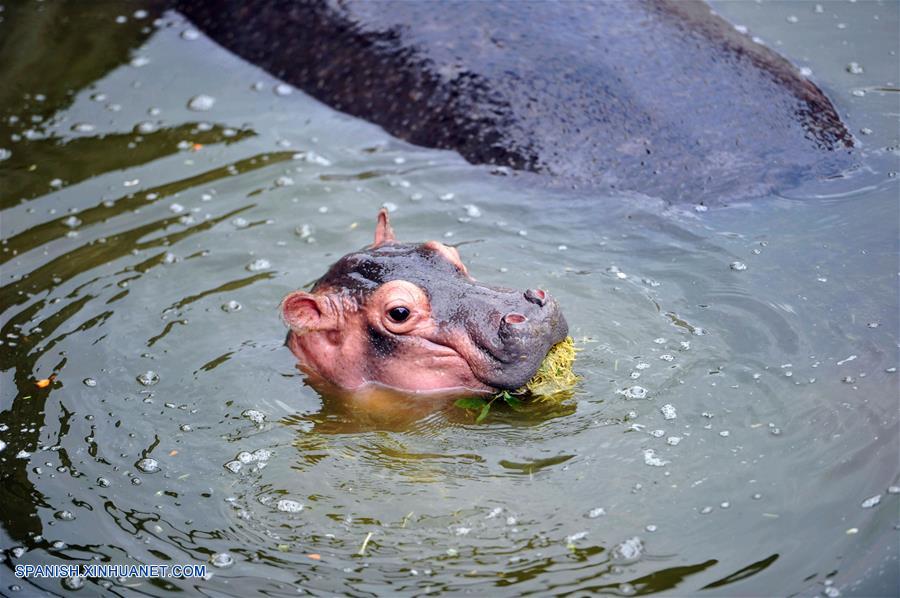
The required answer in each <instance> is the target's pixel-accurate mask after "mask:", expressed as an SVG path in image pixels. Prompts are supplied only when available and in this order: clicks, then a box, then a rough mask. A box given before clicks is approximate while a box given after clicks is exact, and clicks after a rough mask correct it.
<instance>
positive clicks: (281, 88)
mask: <svg viewBox="0 0 900 598" xmlns="http://www.w3.org/2000/svg"><path fill="white" fill-rule="evenodd" d="M274 91H275V95H277V96H282V97H284V96H289V95H291V94H292V93H294V88H293V87H291V86H290V85H288V84H287V83H279V84H278V85H276V86H275V89H274Z"/></svg>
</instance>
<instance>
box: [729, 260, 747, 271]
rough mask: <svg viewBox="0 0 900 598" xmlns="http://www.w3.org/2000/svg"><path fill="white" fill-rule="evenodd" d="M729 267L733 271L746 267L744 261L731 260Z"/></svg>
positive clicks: (742, 269)
mask: <svg viewBox="0 0 900 598" xmlns="http://www.w3.org/2000/svg"><path fill="white" fill-rule="evenodd" d="M729 268H731V269H732V270H734V271H735V272H743V271H744V270H746V269H747V264H745V263H744V262H731V264H729Z"/></svg>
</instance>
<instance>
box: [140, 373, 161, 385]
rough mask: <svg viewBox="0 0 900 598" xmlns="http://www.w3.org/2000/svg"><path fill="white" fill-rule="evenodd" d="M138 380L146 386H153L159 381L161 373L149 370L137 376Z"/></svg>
mask: <svg viewBox="0 0 900 598" xmlns="http://www.w3.org/2000/svg"><path fill="white" fill-rule="evenodd" d="M137 381H138V382H140V383H141V384H142V385H144V386H153V385H154V384H156V383H157V382H159V374H157V373H156V372H154V371H153V370H147V371H146V372H144V373H143V374H141V375H139V376H138V377H137Z"/></svg>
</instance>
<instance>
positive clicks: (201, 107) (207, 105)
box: [187, 94, 216, 112]
mask: <svg viewBox="0 0 900 598" xmlns="http://www.w3.org/2000/svg"><path fill="white" fill-rule="evenodd" d="M215 103H216V98H214V97H212V96H208V95H205V94H200V95H196V96H194V97H192V98H191V99H190V100H189V101H188V104H187V107H188V108H189V109H190V110H194V111H195V112H206V111H207V110H212V107H213V105H215Z"/></svg>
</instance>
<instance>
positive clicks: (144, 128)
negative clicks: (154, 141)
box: [135, 120, 158, 135]
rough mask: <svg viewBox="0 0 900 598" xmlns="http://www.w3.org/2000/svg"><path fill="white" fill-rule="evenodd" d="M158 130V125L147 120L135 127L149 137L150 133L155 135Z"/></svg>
mask: <svg viewBox="0 0 900 598" xmlns="http://www.w3.org/2000/svg"><path fill="white" fill-rule="evenodd" d="M157 128H158V127H157V126H156V123H152V122H150V121H149V120H145V121H143V122H139V123H138V124H137V126H136V127H135V130H136V131H137V132H138V133H141V134H143V135H149V134H150V133H155V132H156V130H157Z"/></svg>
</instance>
